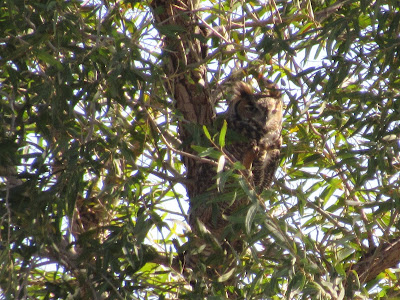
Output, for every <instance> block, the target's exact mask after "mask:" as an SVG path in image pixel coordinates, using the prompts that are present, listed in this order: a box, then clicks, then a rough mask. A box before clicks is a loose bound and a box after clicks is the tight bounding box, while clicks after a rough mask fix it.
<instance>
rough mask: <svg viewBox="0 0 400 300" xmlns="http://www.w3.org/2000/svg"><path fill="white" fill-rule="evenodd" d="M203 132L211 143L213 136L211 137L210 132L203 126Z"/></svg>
mask: <svg viewBox="0 0 400 300" xmlns="http://www.w3.org/2000/svg"><path fill="white" fill-rule="evenodd" d="M203 131H204V134H205V135H206V137H207V138H208V139H209V140H210V141H211V135H210V132H208V129H207V127H206V125H203Z"/></svg>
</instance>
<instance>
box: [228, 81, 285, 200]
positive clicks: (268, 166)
mask: <svg viewBox="0 0 400 300" xmlns="http://www.w3.org/2000/svg"><path fill="white" fill-rule="evenodd" d="M226 119H227V123H228V129H229V130H231V131H233V132H234V133H236V134H237V135H239V136H240V141H239V142H231V143H230V144H228V145H227V147H226V151H227V152H228V154H229V155H230V156H232V157H233V158H234V159H235V160H236V161H240V162H241V163H242V164H243V165H244V166H245V167H246V169H247V170H248V173H249V178H250V180H251V181H252V183H253V185H254V187H255V188H256V191H258V192H261V191H262V190H263V189H265V188H269V187H270V185H271V183H272V179H273V176H274V174H275V171H276V169H277V167H278V163H279V152H280V148H281V144H282V138H281V129H282V100H281V93H280V91H279V90H278V89H277V87H276V86H275V84H274V83H272V82H271V81H267V82H266V89H265V91H264V93H253V91H252V88H251V87H250V86H249V85H248V84H246V83H244V82H240V83H239V84H237V86H236V90H235V97H234V98H233V99H232V101H231V102H230V104H229V108H228V110H227V116H226Z"/></svg>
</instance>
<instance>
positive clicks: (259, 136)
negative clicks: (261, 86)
mask: <svg viewBox="0 0 400 300" xmlns="http://www.w3.org/2000/svg"><path fill="white" fill-rule="evenodd" d="M221 118H222V119H225V120H226V121H227V124H228V132H227V139H226V140H227V141H226V147H225V149H224V152H225V153H226V154H227V155H228V157H229V158H230V160H231V161H233V162H236V161H239V162H241V163H242V164H243V165H244V167H245V168H246V171H245V174H246V175H247V178H248V180H249V182H250V183H251V185H252V186H253V187H254V189H255V191H256V192H258V193H261V192H262V190H263V189H266V188H269V187H270V185H271V183H272V179H273V176H274V174H275V171H276V169H277V167H278V164H279V151H280V147H281V143H282V139H281V128H282V100H281V93H280V91H279V90H278V89H277V88H276V86H275V85H274V84H273V83H272V82H270V81H268V82H267V86H266V89H265V91H264V92H263V93H254V92H253V90H252V88H251V87H250V86H249V85H247V84H246V83H244V82H240V83H239V84H237V86H236V88H235V95H234V97H233V99H232V100H231V101H230V103H229V107H228V110H227V111H226V113H224V114H222V115H221ZM206 167H207V168H206ZM197 171H198V172H199V173H198V176H197V178H198V181H197V186H202V187H203V186H205V187H207V188H203V190H204V192H203V193H202V194H200V195H199V196H197V197H195V198H193V199H191V205H190V210H189V223H190V226H191V228H192V230H193V231H194V232H198V231H197V230H196V228H197V227H198V226H197V221H200V222H201V223H202V224H203V225H204V226H205V228H207V229H208V230H209V231H210V232H211V233H212V234H213V236H214V237H216V238H217V239H218V240H219V241H222V240H223V239H224V238H225V237H226V233H224V229H225V227H226V226H227V225H228V221H227V219H226V218H225V216H231V215H232V214H234V213H235V212H237V211H238V210H239V209H240V208H241V207H244V206H245V205H247V204H248V203H249V199H248V198H247V196H246V197H237V198H235V199H233V198H232V194H229V189H225V190H224V191H223V192H222V193H221V192H217V190H216V189H214V188H212V186H213V182H212V181H213V180H214V178H215V176H216V170H215V169H214V168H209V166H207V165H202V166H200V168H198V170H197Z"/></svg>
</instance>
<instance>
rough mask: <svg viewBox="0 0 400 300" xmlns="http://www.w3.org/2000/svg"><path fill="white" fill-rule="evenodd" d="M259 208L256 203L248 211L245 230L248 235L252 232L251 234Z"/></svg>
mask: <svg viewBox="0 0 400 300" xmlns="http://www.w3.org/2000/svg"><path fill="white" fill-rule="evenodd" d="M258 207H259V205H258V203H254V204H252V205H251V206H250V207H249V209H248V211H247V215H246V220H245V228H246V233H247V234H250V232H251V227H252V225H253V220H254V217H255V216H256V214H257V211H258Z"/></svg>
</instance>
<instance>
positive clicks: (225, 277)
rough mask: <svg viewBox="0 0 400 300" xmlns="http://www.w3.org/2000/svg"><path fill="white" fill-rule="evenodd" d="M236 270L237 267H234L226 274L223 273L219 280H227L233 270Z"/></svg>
mask: <svg viewBox="0 0 400 300" xmlns="http://www.w3.org/2000/svg"><path fill="white" fill-rule="evenodd" d="M235 270H236V268H232V269H231V270H229V271H228V272H226V273H225V274H222V275H221V276H219V277H218V282H225V281H227V280H228V279H229V278H230V277H231V276H232V274H233V272H234V271H235Z"/></svg>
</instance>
